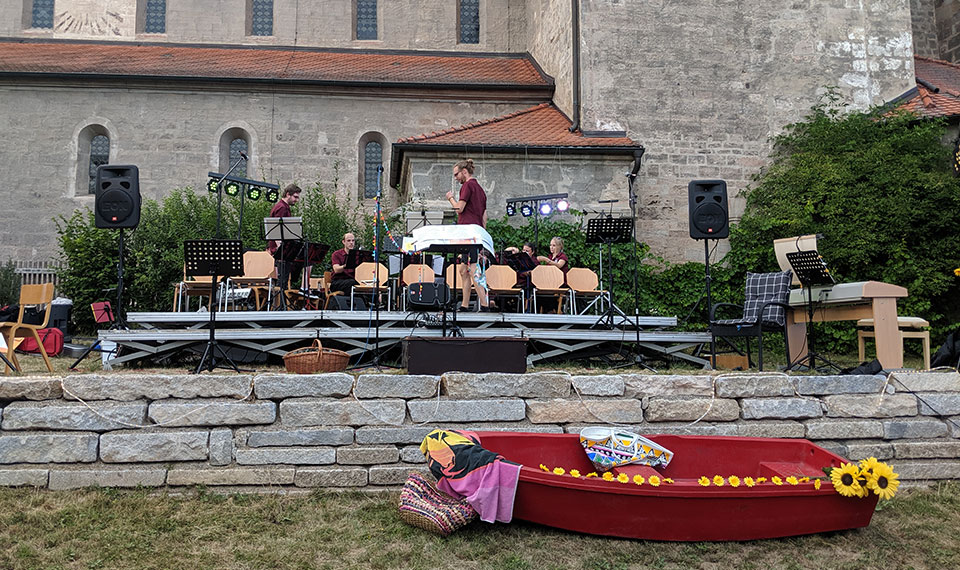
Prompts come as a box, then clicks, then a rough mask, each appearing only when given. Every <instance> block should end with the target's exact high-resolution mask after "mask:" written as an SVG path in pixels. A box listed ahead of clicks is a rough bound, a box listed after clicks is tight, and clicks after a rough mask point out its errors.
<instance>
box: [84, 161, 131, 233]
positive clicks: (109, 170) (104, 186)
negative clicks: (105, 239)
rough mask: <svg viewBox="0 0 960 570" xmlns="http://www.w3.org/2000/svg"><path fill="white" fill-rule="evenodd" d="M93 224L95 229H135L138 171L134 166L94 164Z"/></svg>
mask: <svg viewBox="0 0 960 570" xmlns="http://www.w3.org/2000/svg"><path fill="white" fill-rule="evenodd" d="M94 223H95V225H96V227H98V228H135V227H137V226H138V225H139V224H140V171H139V170H138V169H137V167H136V166H133V165H114V164H104V165H101V166H98V167H97V186H96V196H95V202H94Z"/></svg>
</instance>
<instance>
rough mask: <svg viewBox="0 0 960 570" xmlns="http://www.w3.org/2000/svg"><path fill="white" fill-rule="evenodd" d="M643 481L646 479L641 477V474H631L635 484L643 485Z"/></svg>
mask: <svg viewBox="0 0 960 570" xmlns="http://www.w3.org/2000/svg"><path fill="white" fill-rule="evenodd" d="M644 481H646V479H644V478H643V475H634V476H633V482H634V483H636V484H637V485H643V483H644Z"/></svg>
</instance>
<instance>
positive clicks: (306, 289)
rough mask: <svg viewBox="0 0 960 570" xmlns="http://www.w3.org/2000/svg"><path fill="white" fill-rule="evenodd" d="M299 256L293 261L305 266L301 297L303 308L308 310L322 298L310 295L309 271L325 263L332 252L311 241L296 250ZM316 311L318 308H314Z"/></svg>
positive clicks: (328, 247)
mask: <svg viewBox="0 0 960 570" xmlns="http://www.w3.org/2000/svg"><path fill="white" fill-rule="evenodd" d="M296 251H297V255H296V256H295V257H294V259H293V261H294V262H295V263H302V264H303V274H302V275H301V276H300V296H301V297H303V298H304V305H303V308H304V309H307V308H309V307H310V306H311V303H313V302H314V301H319V300H320V298H319V297H317V296H314V295H311V293H310V271H309V269H310V268H311V267H313V266H314V265H319V264H321V263H323V260H324V258H326V256H327V252H328V251H330V246H329V245H326V244H322V243H310V242H309V241H304V242H303V245H302V247H300V248H296ZM313 309H314V310H316V307H315V306H314V307H313Z"/></svg>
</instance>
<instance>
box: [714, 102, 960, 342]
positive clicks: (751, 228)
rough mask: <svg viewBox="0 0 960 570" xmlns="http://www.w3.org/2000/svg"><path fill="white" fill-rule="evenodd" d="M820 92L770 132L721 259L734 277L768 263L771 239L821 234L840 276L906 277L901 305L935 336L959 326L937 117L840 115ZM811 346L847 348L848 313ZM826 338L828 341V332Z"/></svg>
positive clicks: (956, 207) (959, 298) (958, 236)
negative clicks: (763, 164)
mask: <svg viewBox="0 0 960 570" xmlns="http://www.w3.org/2000/svg"><path fill="white" fill-rule="evenodd" d="M839 104H840V101H839V99H838V98H837V97H836V96H835V94H833V93H828V94H827V95H826V96H825V98H824V100H823V101H822V102H821V103H820V104H818V105H817V106H815V107H814V108H813V109H812V112H811V113H810V114H809V115H808V116H807V117H806V119H805V120H804V121H802V122H799V123H796V124H793V125H789V126H788V127H787V129H786V130H785V131H784V133H783V134H782V135H780V136H778V137H777V138H776V139H775V140H774V154H773V157H772V158H773V160H772V163H771V165H770V166H769V167H768V168H767V169H766V170H765V171H764V172H763V173H762V174H760V175H759V176H758V177H757V178H756V179H755V182H754V184H753V185H752V186H751V187H750V188H748V189H747V190H746V191H745V193H746V198H747V203H746V210H745V212H744V215H743V217H742V218H741V220H740V222H739V223H737V224H736V225H734V226H733V227H732V231H731V236H730V241H731V250H730V252H729V254H728V255H727V256H726V258H725V262H726V263H727V264H728V265H729V267H730V269H731V270H732V271H733V272H734V273H735V274H737V275H742V274H744V273H745V272H746V271H773V270H776V269H777V263H776V259H775V258H774V254H773V248H772V242H773V240H774V239H776V238H782V237H789V236H795V235H802V234H822V236H823V237H822V238H821V239H820V240H819V242H818V243H819V249H820V252H821V253H822V255H823V257H824V260H825V261H826V262H827V263H828V265H829V266H830V268H831V270H832V272H833V274H834V276H835V277H836V279H837V281H838V282H848V281H868V280H877V281H885V282H888V283H895V284H897V285H901V286H903V287H906V288H907V289H908V290H909V292H910V296H909V297H908V298H906V299H904V300H901V301H900V303H899V310H900V314H903V315H911V316H917V317H923V318H925V319H927V320H929V321H930V322H931V324H932V325H933V329H934V335H933V336H934V337H935V338H936V340H935V341H934V344H937V343H938V342H942V339H943V337H944V336H945V335H946V333H947V332H949V331H950V330H954V329H957V328H960V288H958V281H960V280H958V279H957V278H956V277H955V276H954V275H953V271H952V270H953V269H954V268H955V267H958V264H960V215H958V214H957V213H958V212H960V181H958V179H957V177H956V175H955V174H954V172H953V169H952V167H951V151H952V148H953V147H952V141H951V146H946V145H944V144H943V141H944V139H945V134H946V133H945V124H944V122H942V121H939V120H917V118H916V117H915V116H913V115H908V114H890V115H888V114H886V113H885V112H884V110H882V109H880V110H875V111H872V112H868V113H844V112H842V111H840V110H839ZM822 328H823V329H824V331H825V333H824V334H821V337H819V338H818V343H820V348H821V349H826V350H828V351H836V352H844V353H849V352H851V351H852V350H853V347H854V346H855V345H854V342H855V339H856V331H855V330H854V327H851V326H850V325H849V323H846V324H833V325H827V326H824V327H822ZM828 339H829V340H828Z"/></svg>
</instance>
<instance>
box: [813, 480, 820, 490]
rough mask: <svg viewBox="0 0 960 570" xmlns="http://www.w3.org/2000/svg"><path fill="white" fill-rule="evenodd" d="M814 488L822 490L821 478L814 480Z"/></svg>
mask: <svg viewBox="0 0 960 570" xmlns="http://www.w3.org/2000/svg"><path fill="white" fill-rule="evenodd" d="M813 488H814V489H816V490H817V491H819V490H820V479H814V480H813Z"/></svg>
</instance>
